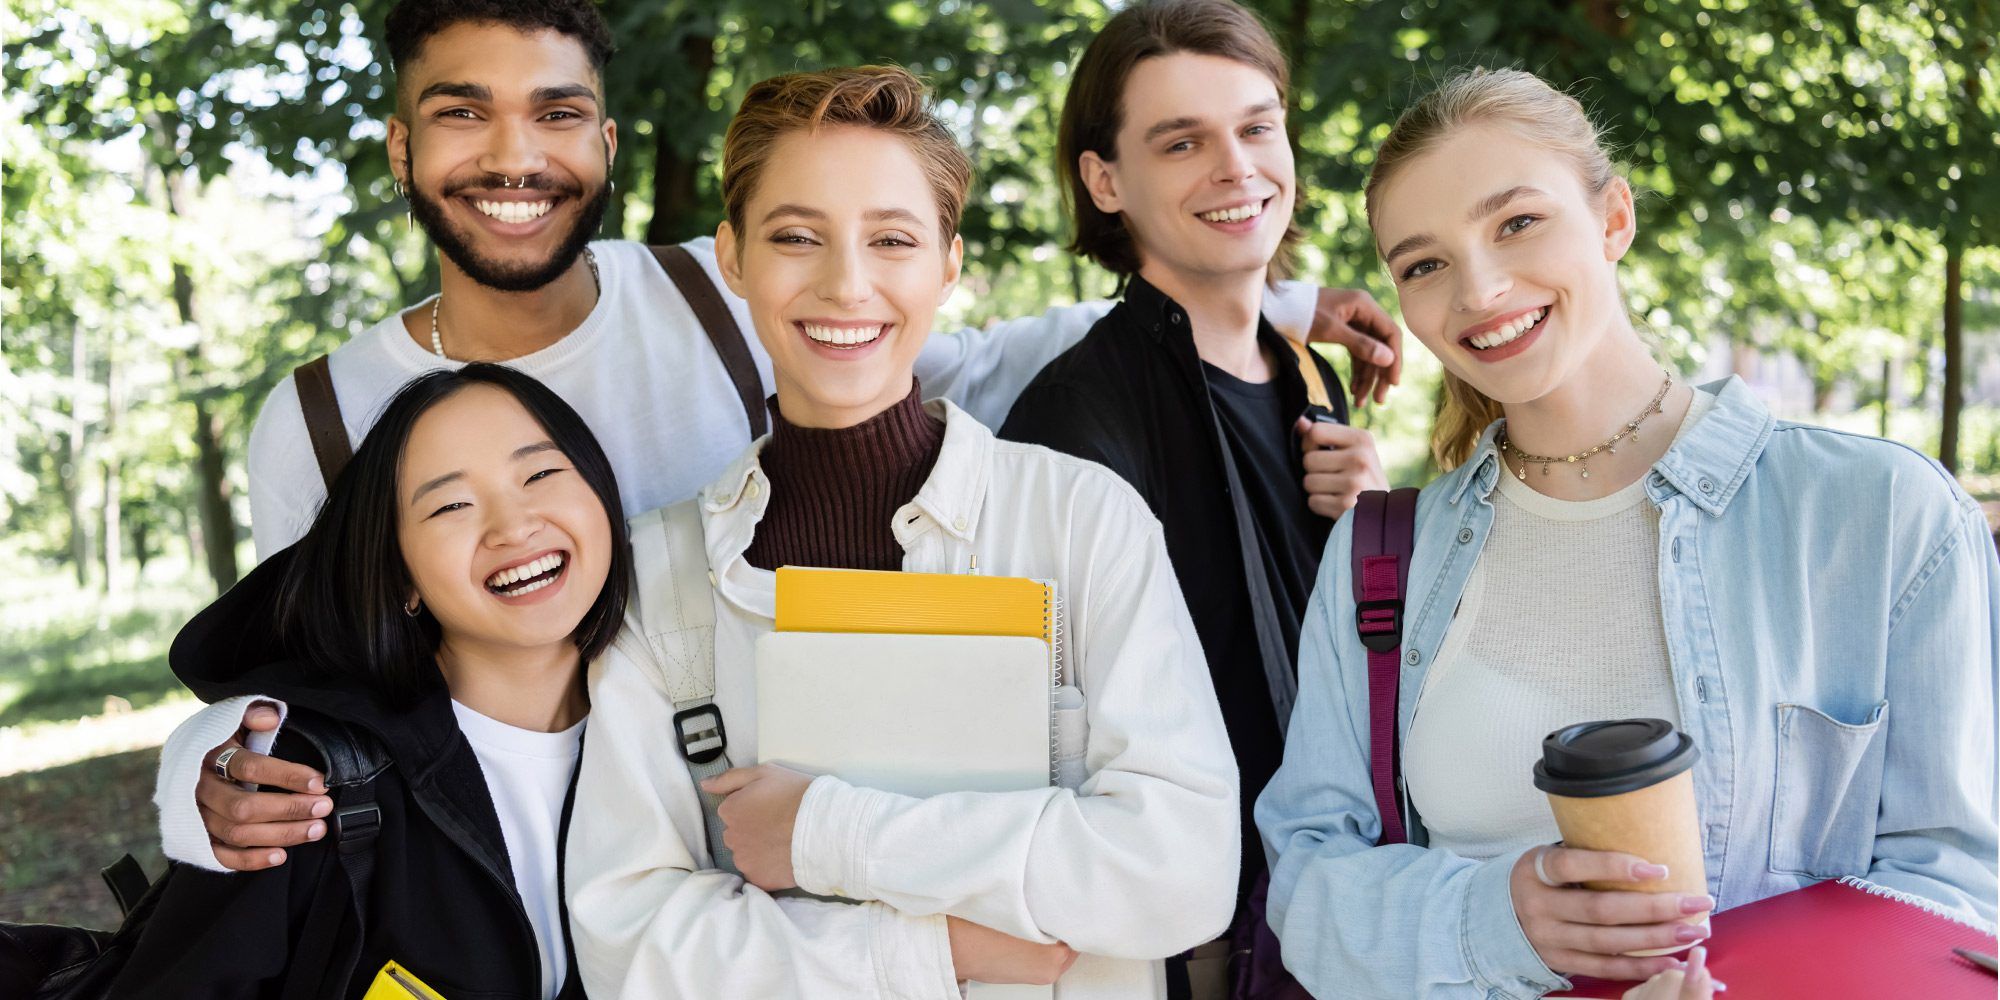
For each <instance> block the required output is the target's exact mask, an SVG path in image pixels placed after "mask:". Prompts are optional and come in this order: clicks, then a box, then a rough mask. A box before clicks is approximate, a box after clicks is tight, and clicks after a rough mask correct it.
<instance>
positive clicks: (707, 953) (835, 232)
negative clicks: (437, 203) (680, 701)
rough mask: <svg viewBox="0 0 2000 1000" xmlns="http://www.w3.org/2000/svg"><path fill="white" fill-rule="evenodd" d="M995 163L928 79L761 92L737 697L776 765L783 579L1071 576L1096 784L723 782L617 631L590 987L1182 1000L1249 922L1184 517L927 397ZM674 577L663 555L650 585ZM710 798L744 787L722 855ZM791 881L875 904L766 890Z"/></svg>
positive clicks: (727, 504) (727, 566)
mask: <svg viewBox="0 0 2000 1000" xmlns="http://www.w3.org/2000/svg"><path fill="white" fill-rule="evenodd" d="M970 173H971V165H970V163H969V162H968V161H967V159H966V157H965V154H964V152H963V151H962V150H960V149H959V147H958V146H957V144H956V142H955V141H954V140H953V139H952V137H951V134H950V133H949V132H948V131H947V130H946V129H945V128H944V126H943V125H941V124H940V123H939V122H938V121H937V119H936V118H935V117H933V116H932V114H931V112H930V111H929V108H928V104H927V98H926V95H925V93H924V90H923V88H922V86H921V85H920V84H919V83H918V82H917V81H916V80H915V79H914V78H912V77H911V76H910V75H909V74H907V73H905V72H903V71H901V70H896V69H885V68H880V67H872V68H862V69H848V70H830V71H826V72H821V73H803V74H794V75H791V76H786V77H779V78H777V79H774V80H768V81H765V82H763V83H760V84H758V85H757V86H755V87H752V88H751V90H750V92H749V94H748V95H747V96H746V97H745V99H744V102H743V105H742V107H741V108H740V109H739V110H738V112H737V115H736V118H735V120H734V121H733V122H731V124H730V127H729V132H728V134H727V137H726V140H725V144H724V148H723V182H722V191H723V200H724V203H725V206H726V208H727V212H728V221H727V222H726V223H725V224H724V225H723V226H722V227H721V230H720V232H719V233H718V234H717V239H716V255H717V258H718V259H719V260H720V261H721V265H722V272H723V275H724V277H725V279H726V280H727V281H728V282H729V284H730V286H731V288H732V289H733V290H735V291H736V292H737V293H738V294H740V295H742V296H743V298H744V299H745V301H747V302H748V303H749V308H750V315H751V318H752V319H753V321H754V323H755V326H756V330H757V336H758V338H759V339H760V340H761V341H762V342H763V344H764V347H765V348H766V350H768V351H769V353H770V356H771V361H772V371H773V374H774V376H775V379H776V384H777V387H778V391H777V396H776V399H775V402H774V405H773V408H772V409H773V424H774V425H775V430H774V431H773V433H772V434H771V435H769V436H768V437H766V438H764V439H761V440H759V441H758V442H757V443H756V444H754V445H753V446H752V447H751V449H750V450H749V451H748V452H746V453H745V454H744V455H743V456H742V458H741V459H740V460H738V462H737V463H736V464H735V465H734V466H733V467H732V468H730V469H729V470H728V471H727V472H726V473H725V474H724V475H723V477H722V478H720V479H718V480H716V481H715V483H714V484H713V485H711V486H710V487H709V488H708V489H706V490H705V491H703V493H702V495H701V497H700V500H699V503H700V510H701V512H700V520H701V535H702V538H703V542H704V546H703V547H704V548H705V552H703V551H697V552H695V553H693V555H694V556H695V558H697V559H701V558H702V557H703V556H705V557H706V558H705V560H704V561H705V562H706V565H707V569H708V571H709V575H708V579H709V580H710V581H712V582H713V586H714V590H713V593H712V595H705V596H712V600H713V608H714V620H715V626H714V628H715V633H714V653H713V656H714V677H715V696H714V704H715V706H717V707H718V708H719V710H720V712H721V714H722V716H723V718H724V719H725V720H726V722H725V726H726V730H727V733H728V741H729V744H728V753H729V755H730V758H731V759H732V760H733V761H735V762H736V763H737V764H739V765H741V764H746V763H749V762H754V761H755V760H756V759H757V756H756V751H757V748H756V741H757V725H756V716H755V707H756V697H755V695H756V691H755V685H756V672H755V669H754V653H753V648H754V645H755V642H756V640H757V639H758V638H759V637H760V636H762V635H763V634H764V633H766V632H768V631H770V629H771V627H772V617H773V613H774V599H775V585H774V577H773V573H772V570H774V569H775V568H776V567H778V566H782V565H800V566H831V567H842V568H850V569H905V570H912V571H922V572H933V573H957V572H965V571H966V570H968V569H969V568H972V567H975V566H976V567H977V569H978V570H979V571H980V572H984V573H989V574H995V575H1009V576H1031V577H1037V578H1043V579H1051V580H1054V581H1055V582H1056V585H1057V586H1058V587H1059V588H1061V589H1062V592H1063V593H1064V594H1065V600H1066V603H1067V606H1068V608H1069V612H1070V615H1069V629H1070V630H1069V638H1070V641H1069V644H1068V646H1067V648H1068V649H1069V650H1070V651H1071V654H1072V655H1071V659H1070V661H1069V668H1070V671H1069V673H1070V676H1073V677H1074V680H1075V685H1076V687H1078V688H1079V689H1080V694H1081V698H1082V700H1083V703H1084V706H1085V707H1084V708H1083V709H1082V710H1081V711H1080V713H1078V714H1080V715H1081V716H1082V720H1083V721H1084V722H1085V723H1087V724H1086V725H1085V726H1082V727H1079V728H1083V729H1087V734H1088V735H1087V737H1083V734H1082V733H1080V732H1078V733H1075V735H1077V736H1079V737H1083V739H1084V746H1085V750H1084V753H1083V755H1082V759H1081V760H1080V761H1079V762H1077V763H1078V765H1079V766H1078V768H1077V771H1078V773H1080V774H1081V775H1082V777H1081V780H1080V781H1078V782H1075V783H1073V784H1066V785H1065V786H1064V787H1050V788H1044V789H1037V790H1034V791H1025V792H1008V793H959V794H944V795H938V796H934V797H931V798H928V799H916V798H910V797H907V796H902V795H893V794H889V793H887V792H882V791H877V790H873V789H868V788H863V787H857V786H854V785H850V784H848V783H846V782H843V781H840V780H839V779H836V778H833V777H828V776H822V777H819V778H811V777H809V776H807V775H803V774H799V773H797V772H794V771H790V770H787V769H785V768H782V767H776V766H771V765H764V766H758V767H738V768H737V769H735V770H732V771H729V772H727V773H725V774H722V775H720V776H718V777H715V778H711V779H708V780H706V781H704V782H703V783H702V785H701V786H700V788H699V789H698V788H697V786H696V784H695V783H694V781H693V780H692V779H691V777H690V775H689V773H688V771H687V769H686V767H685V765H684V764H683V763H682V761H681V759H680V757H679V754H678V753H677V747H676V745H675V743H674V739H673V736H672V735H671V734H673V733H674V732H675V729H676V724H675V721H674V716H675V700H674V699H675V697H677V695H676V694H674V693H673V690H672V688H673V686H672V684H671V681H670V680H669V674H670V671H669V670H668V668H667V664H665V663H663V662H662V661H661V660H660V659H659V658H658V657H656V656H655V655H654V654H653V653H651V652H650V651H648V650H645V649H641V650H638V651H636V652H635V651H634V650H632V649H630V648H628V647H627V646H626V644H625V643H623V642H622V641H621V643H620V644H619V645H617V646H615V647H614V648H613V650H612V651H611V652H610V653H609V654H607V655H606V656H605V657H604V659H603V660H602V661H600V663H599V664H598V666H597V668H596V670H595V671H594V672H593V677H592V683H591V703H592V704H593V705H594V706H595V707H596V710H595V715H594V718H593V720H592V723H591V730H590V740H589V743H588V744H587V746H586V747H585V749H584V759H583V765H582V771H581V775H580V777H579V779H578V784H577V802H576V811H575V819H574V822H573V826H572V827H571V830H570V840H569V853H568V863H569V867H568V870H567V876H568V885H569V886H570V891H569V901H570V907H569V913H570V917H571V921H572V928H573V930H574V933H575V939H576V950H577V958H578V963H579V967H580V968H581V970H582V973H583V978H584V981H585V983H586V985H587V986H588V989H589V992H590V994H591V995H592V996H594V997H598V998H601V1000H609V998H617V997H628V998H641V997H645V998H665V997H704V998H705V997H746V998H747V997H756V998H760V1000H763V998H781V997H810V998H820V997H897V998H903V997H912V998H919V997H922V998H928V997H936V998H941V1000H942V998H955V997H957V996H958V995H959V988H958V982H959V981H960V980H965V979H974V980H979V981H982V982H1014V983H1048V982H1052V981H1055V982H1056V995H1057V996H1058V997H1064V998H1078V997H1134V998H1138V997H1147V998H1150V997H1159V996H1163V995H1164V979H1163V977H1164V969H1163V963H1162V962H1161V961H1160V960H1161V959H1164V958H1165V957H1167V956H1169V955H1173V954H1176V953H1178V952H1181V951H1183V950H1185V949H1188V948H1191V947H1193V946H1194V945H1196V944H1199V943H1201V942H1204V941H1207V940H1209V939H1211V938H1213V937H1214V936H1215V935H1216V934H1217V932H1219V931H1221V930H1222V928H1223V927H1224V925H1225V924H1227V922H1228V920H1229V917H1230V911H1231V907H1232V904H1233V902H1234V888H1235V880H1236V871H1237V860H1238V855H1237V839H1238V833H1237V830H1238V823H1237V818H1236V817H1237V804H1236V793H1237V783H1236V769H1235V766H1234V763H1233V761H1232V758H1231V756H1230V752H1229V742H1228V737H1227V735H1226V733H1225V732H1224V729H1223V724H1222V717H1221V713H1220V711H1219V709H1218V708H1217V707H1216V701H1215V693H1214V690H1213V688H1212V687H1211V685H1210V682H1209V678H1208V671H1207V668H1206V666H1205V663H1204V660H1203V658H1202V654H1201V647H1200V644H1199V642H1198V641H1197V639H1196V637H1195V633H1194V629H1193V625H1192V623H1191V621H1190V620H1189V618H1188V612H1187V608H1186V606H1185V604H1184V603H1183V601H1182V599H1181V594H1180V590H1179V588H1178V587H1177V586H1176V585H1175V582H1174V576H1173V572H1172V569H1171V568H1170V566H1169V564H1168V561H1167V553H1166V548H1165V543H1164V541H1163V539H1162V537H1161V531H1160V526H1159V522H1157V521H1156V520H1154V518H1153V516H1152V515H1151V514H1150V513H1148V512H1147V509H1146V507H1145V504H1144V502H1143V501H1142V500H1141V499H1140V498H1139V496H1138V494H1137V493H1135V492H1134V491H1133V490H1132V489H1130V488H1129V487H1127V486H1126V485H1125V484H1124V482H1123V481H1121V480H1119V479H1118V478H1117V477H1116V476H1115V475H1113V474H1112V473H1111V472H1110V471H1109V470H1106V469H1104V468H1103V467H1101V466H1097V465H1094V464H1092V463H1089V462H1086V461H1083V460H1081V459H1075V458H1069V457H1065V456H1060V455H1057V454H1056V453H1054V452H1050V451H1048V450H1046V449H1043V448H1039V447H1035V446H1032V445H1023V444H1013V443H1009V442H1004V441H999V440H996V439H995V438H994V437H993V435H992V433H991V432H989V431H988V430H987V429H986V428H984V427H982V426H980V425H979V424H978V423H977V422H976V421H974V420H973V419H972V418H971V417H969V416H967V415H966V414H965V413H964V412H963V411H961V410H959V409H958V408H957V407H954V406H952V405H950V404H949V403H943V402H933V403H929V404H925V403H923V402H921V397H920V396H919V395H918V392H919V390H918V387H917V385H916V384H915V380H914V377H913V375H912V366H913V364H914V361H915V359H916V357H917V355H918V353H919V351H920V350H921V348H922V346H923V343H924V340H925V338H926V337H927V336H928V335H929V334H930V332H931V325H932V321H933V319H934V317H935V313H936V310H937V307H938V305H939V303H940V302H942V301H943V299H944V297H945V296H946V294H947V293H948V292H949V291H950V290H951V288H952V286H953V285H954V283H955V282H956V280H957V278H958V274H959V267H960V258H961V250H960V244H959V240H958V237H957V235H956V233H957V227H958V219H959V211H960V208H961V206H962V205H963V202H964V198H965V193H966V188H967V183H968V180H969V177H970ZM670 516H671V515H670ZM686 554H687V553H685V552H676V553H675V554H674V558H676V559H679V558H681V557H682V556H684V555H686ZM697 578H698V577H697ZM670 585H671V584H670V583H668V582H667V581H662V580H655V579H652V578H651V577H650V576H649V574H648V567H647V566H645V565H641V566H640V567H639V581H638V587H639V592H640V593H641V594H642V595H643V594H644V593H645V592H646V589H647V588H649V587H653V586H670ZM697 586H699V585H697ZM1067 714H1069V713H1068V712H1065V715H1067ZM1072 731H1073V730H1072ZM701 793H707V794H710V795H719V796H723V799H722V802H721V806H720V809H719V815H720V817H721V820H722V821H723V822H724V823H725V824H726V829H725V830H724V831H723V833H722V836H721V837H720V838H719V839H720V840H721V843H719V844H718V843H714V842H712V841H711V840H710V838H709V837H708V836H707V835H706V833H705V830H704V818H703V811H702V803H701V799H700V794H701ZM724 847H726V848H727V849H728V850H729V851H730V852H731V853H733V855H734V863H735V868H736V869H737V870H738V871H740V872H741V876H740V877H739V876H738V875H737V874H735V873H732V872H729V871H725V870H721V869H720V868H719V867H718V865H717V863H716V860H715V855H716V851H718V850H720V849H721V848H724ZM794 886H796V887H799V888H803V889H806V890H808V891H810V892H812V893H816V894H820V895H823V896H824V895H834V896H841V897H845V898H846V899H848V900H852V901H854V902H853V903H847V902H835V901H826V900H822V899H811V898H799V897H796V896H782V897H781V896H777V895H773V893H775V892H779V891H781V890H785V889H789V888H792V887H794ZM1071 963H1074V965H1073V966H1072V964H1071ZM1065 970H1067V971H1065ZM1059 976H1060V979H1059V981H1058V977H1059Z"/></svg>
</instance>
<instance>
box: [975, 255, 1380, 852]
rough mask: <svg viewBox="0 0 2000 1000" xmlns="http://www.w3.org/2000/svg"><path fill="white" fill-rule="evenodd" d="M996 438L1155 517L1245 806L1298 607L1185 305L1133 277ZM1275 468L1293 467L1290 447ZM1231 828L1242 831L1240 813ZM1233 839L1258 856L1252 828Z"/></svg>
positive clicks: (1270, 333)
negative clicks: (1121, 488)
mask: <svg viewBox="0 0 2000 1000" xmlns="http://www.w3.org/2000/svg"><path fill="white" fill-rule="evenodd" d="M1258 338H1259V340H1260V341H1262V342H1263V344H1264V346H1265V349H1266V353H1267V355H1269V356H1270V357H1271V358H1272V359H1273V361H1274V364H1273V368H1274V370H1275V371H1276V378H1277V380H1278V389H1279V391H1280V393H1282V395H1283V398H1284V400H1285V404H1286V412H1289V413H1294V414H1303V413H1304V412H1305V408H1306V386H1305V380H1304V378H1303V377H1302V376H1301V375H1300V374H1299V370H1298V367H1297V365H1296V363H1295V362H1294V358H1295V357H1296V355H1295V353H1294V352H1293V350H1292V348H1291V347H1290V346H1289V345H1288V344H1286V343H1285V341H1284V340H1283V339H1282V335H1280V334H1279V333H1278V332H1277V331H1276V330H1274V329H1273V328H1272V327H1271V325H1270V323H1269V322H1268V321H1260V323H1259V329H1258ZM1313 363H1314V364H1315V365H1316V366H1318V368H1319V370H1320V377H1321V378H1322V379H1323V380H1324V381H1325V383H1326V385H1327V389H1328V394H1329V396H1331V397H1332V403H1333V409H1334V412H1335V415H1336V416H1338V417H1339V418H1340V419H1341V421H1342V422H1345V421H1346V420H1347V407H1346V403H1345V399H1344V393H1343V391H1342V389H1341V385H1340V379H1339V377H1338V376H1337V375H1335V374H1334V372H1333V369H1332V367H1331V366H1329V365H1328V364H1327V363H1326V361H1325V360H1324V359H1322V358H1320V357H1319V356H1318V354H1317V353H1314V354H1313ZM1000 436H1001V437H1004V438H1008V439H1010V440H1015V441H1025V442H1029V443H1033V444H1040V445H1045V446H1047V447H1050V448H1054V449H1055V450H1057V451H1061V452H1065V453H1067V454H1071V455H1076V456H1078V457H1081V458H1087V459H1090V460H1092V461H1094V462H1098V463H1100V464H1102V465H1105V466H1108V467H1109V468H1110V469H1111V470H1112V471H1114V472H1116V473H1118V474H1119V475H1120V476H1122V477H1124V479H1125V481H1126V482H1128V483H1130V484H1132V486H1133V488H1134V489H1137V490H1138V491H1139V494H1140V495H1141V496H1143V497H1145V499H1146V503H1147V505H1148V506H1149V507H1151V508H1152V510H1153V514H1154V515H1155V516H1157V517H1158V518H1159V519H1160V523H1161V525H1162V526H1163V527H1164V528H1165V532H1166V542H1167V554H1168V557H1169V558H1170V559H1171V560H1172V562H1173V566H1174V574H1175V575H1176V576H1177V577H1178V578H1179V580H1180V585H1181V593H1182V594H1183V595H1184V596H1185V598H1186V599H1187V604H1188V611H1189V613H1190V614H1191V615H1192V616H1193V618H1194V625H1195V631H1196V632H1197V633H1198V634H1199V635H1200V636H1201V644H1202V649H1203V651H1204V652H1205V653H1206V654H1207V658H1208V666H1209V672H1210V675H1211V676H1212V677H1213V678H1214V680H1215V687H1216V695H1217V697H1218V699H1219V700H1220V701H1221V703H1222V710H1223V717H1224V719H1225V720H1227V721H1228V723H1229V728H1230V740H1231V743H1232V745H1233V747H1234V749H1235V751H1236V755H1237V762H1238V766H1239V768H1241V771H1242V779H1243V796H1244V802H1243V809H1244V813H1245V815H1246V816H1247V815H1248V813H1249V810H1250V806H1251V804H1252V801H1253V800H1254V799H1255V796H1256V794H1257V792H1258V791H1259V790H1260V789H1261V788H1262V787H1263V785H1264V783H1265V782H1266V781H1268V780H1269V779H1270V776H1271V774H1272V773H1273V772H1275V770H1276V769H1277V765H1278V761H1279V758H1280V756H1281V754H1282V746H1281V741H1282V738H1283V734H1284V728H1285V726H1286V724H1287V723H1288V722H1289V721H1290V719H1291V711H1292V701H1293V699H1294V697H1295V695H1296V693H1297V689H1298V682H1297V679H1296V678H1297V671H1296V668H1295V666H1294V660H1295V657H1296V655H1297V651H1298V622H1299V619H1300V616H1301V615H1302V614H1303V612H1304V610H1305V609H1304V608H1303V607H1295V608H1288V609H1281V608H1280V607H1279V602H1278V601H1277V600H1276V599H1275V598H1274V597H1273V596H1272V595H1271V590H1270V586H1269V584H1268V569H1269V568H1268V567H1266V566H1264V565H1263V555H1262V553H1261V551H1260V550H1259V548H1258V546H1257V545H1256V544H1255V541H1254V535H1252V534H1251V532H1252V531H1253V528H1252V523H1253V522H1252V520H1251V519H1252V516H1253V515H1252V513H1251V510H1250V507H1249V504H1248V502H1247V501H1246V499H1245V497H1244V496H1243V491H1242V489H1241V488H1240V487H1237V486H1232V483H1233V481H1234V480H1235V478H1236V471H1235V463H1234V461H1233V457H1232V455H1231V453H1230V448H1229V443H1228V441H1227V440H1226V439H1225V437H1224V435H1223V433H1222V431H1221V428H1220V424H1219V418H1218V416H1217V414H1216V408H1215V404H1214V402H1213V401H1212V400H1211V399H1210V396H1209V389H1208V382H1207V380H1206V379H1204V378H1203V376H1202V363H1201V358H1200V356H1199V355H1198V354H1197V353H1196V351H1195V343H1194V334H1193V332H1192V331H1191V330H1190V328H1189V321H1188V316H1187V312H1186V310H1184V309H1182V308H1181V307H1180V306H1179V305H1178V304H1176V303H1175V302H1174V301H1173V300H1172V299H1169V298H1168V297H1167V296H1166V295H1165V294H1163V293H1161V292H1160V291H1159V290H1158V289H1156V288H1154V287H1153V286H1152V285H1151V284H1149V283H1147V282H1146V280H1145V279H1143V278H1140V277H1137V276H1134V277H1133V278H1132V279H1131V283H1130V284H1129V285H1128V287H1127V288H1126V291H1125V296H1124V300H1123V301H1121V302H1120V303H1119V304H1118V305H1117V306H1116V307H1114V308H1113V309H1112V310H1111V312H1110V313H1108V314H1106V315H1105V316H1104V318H1103V319H1100V320H1098V322H1097V325H1096V326H1094V327H1092V328H1091V331H1090V333H1089V334H1088V335H1086V336H1085V337H1084V339H1083V340H1082V341H1080V342H1078V343H1077V344H1076V346H1074V347H1072V348H1070V349H1069V350H1068V351H1065V352H1064V353H1063V354H1062V355H1061V356H1059V357H1057V358H1056V359H1055V360H1054V361H1051V362H1050V363H1049V365H1048V367H1046V368H1044V369H1042V372H1041V374H1039V375H1037V376H1036V377H1035V379H1034V381H1033V382H1030V383H1029V384H1028V388H1027V389H1026V390H1024V391H1023V392H1022V393H1021V397H1020V399H1019V400H1018V401H1017V402H1016V403H1015V404H1014V409H1013V411H1012V412H1011V413H1009V414H1008V417H1007V422H1006V424H1005V425H1004V426H1003V427H1002V428H1001V430H1000ZM1289 473H1290V474H1291V475H1293V476H1298V477H1303V476H1304V475H1305V470H1304V466H1303V462H1302V460H1301V459H1300V458H1299V457H1298V453H1297V452H1296V451H1295V452H1294V453H1293V467H1292V468H1291V469H1290V470H1289ZM1320 538H1321V540H1322V541H1323V540H1324V534H1323V533H1322V534H1321V536H1320ZM1245 832H1246V835H1247V836H1250V837H1252V838H1254V836H1255V831H1254V829H1251V828H1250V826H1249V824H1248V822H1247V820H1246V823H1245ZM1243 851H1244V855H1245V857H1246V858H1248V857H1256V856H1259V855H1261V851H1259V849H1258V847H1257V842H1256V840H1255V839H1250V840H1246V841H1245V842H1244V844H1243ZM1262 867H1263V866H1262V865H1261V864H1255V865H1246V866H1245V868H1246V870H1252V871H1254V870H1261V869H1262Z"/></svg>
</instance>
